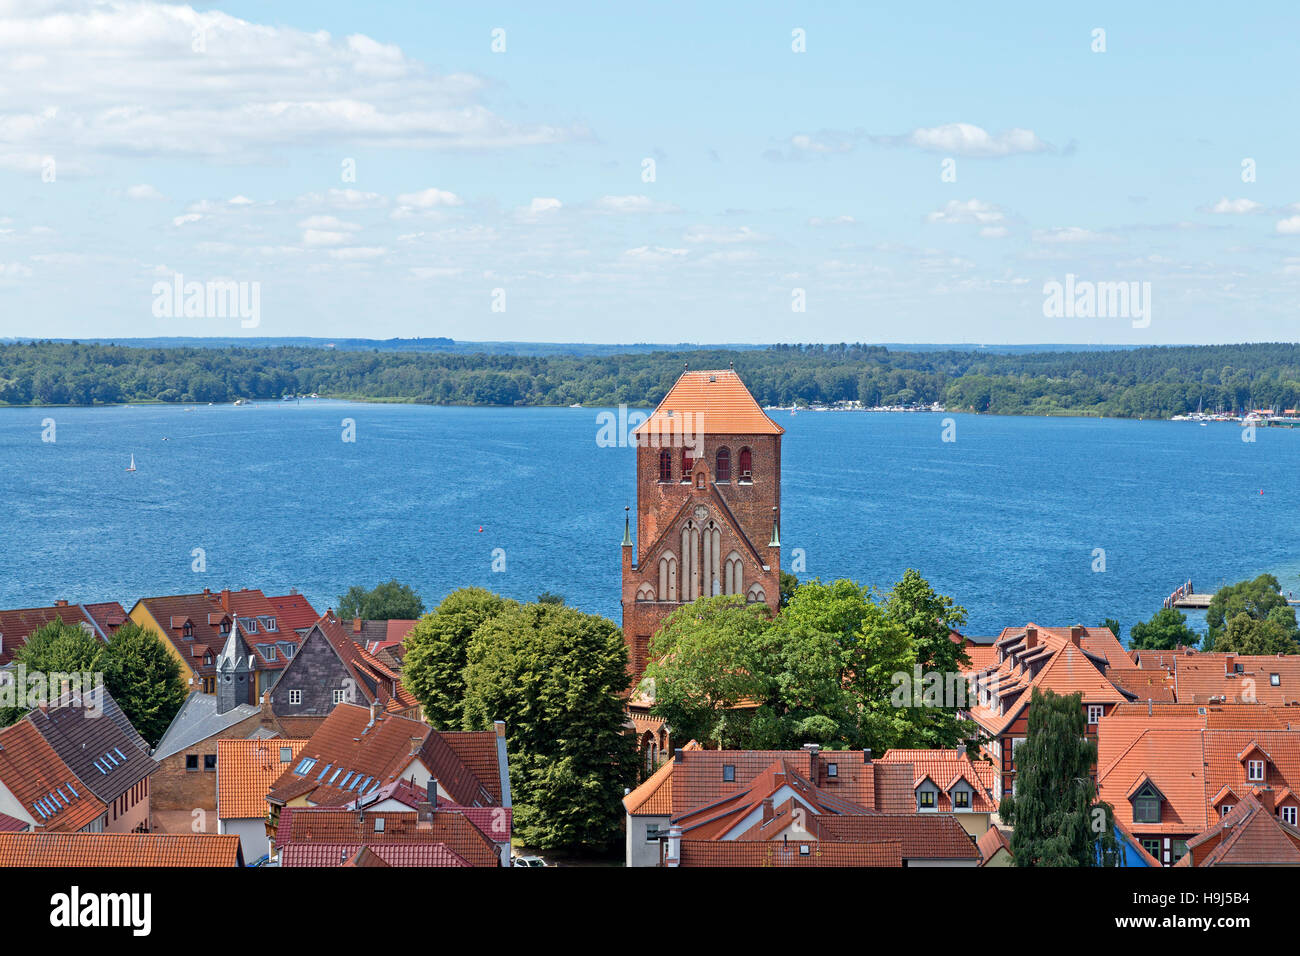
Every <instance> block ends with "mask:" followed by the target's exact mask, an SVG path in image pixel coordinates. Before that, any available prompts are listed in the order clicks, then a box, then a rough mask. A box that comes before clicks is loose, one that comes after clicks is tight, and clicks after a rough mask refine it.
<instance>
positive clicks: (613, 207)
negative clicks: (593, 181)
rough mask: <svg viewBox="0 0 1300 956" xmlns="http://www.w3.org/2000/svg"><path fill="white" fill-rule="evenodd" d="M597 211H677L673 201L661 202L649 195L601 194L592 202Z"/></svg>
mask: <svg viewBox="0 0 1300 956" xmlns="http://www.w3.org/2000/svg"><path fill="white" fill-rule="evenodd" d="M591 205H592V208H593V209H595V210H596V211H597V212H606V213H638V212H655V213H658V212H675V211H676V210H677V207H676V206H674V205H673V204H672V203H665V202H659V201H658V200H654V199H651V198H650V197H649V196H637V195H630V196H601V197H600V198H599V199H597V200H596V201H595V202H593V203H592V204H591Z"/></svg>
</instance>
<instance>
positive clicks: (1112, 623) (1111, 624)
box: [1100, 617, 1123, 640]
mask: <svg viewBox="0 0 1300 956" xmlns="http://www.w3.org/2000/svg"><path fill="white" fill-rule="evenodd" d="M1100 626H1101V627H1108V628H1110V632H1111V633H1112V634H1114V635H1115V636H1116V637H1117V638H1119V639H1120V640H1123V637H1122V636H1121V634H1120V630H1121V628H1122V625H1121V624H1120V623H1119V621H1117V620H1115V619H1114V618H1113V617H1108V618H1106V620H1104V621H1102V622H1101V625H1100Z"/></svg>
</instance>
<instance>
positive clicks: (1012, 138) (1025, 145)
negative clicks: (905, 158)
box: [872, 123, 1052, 156]
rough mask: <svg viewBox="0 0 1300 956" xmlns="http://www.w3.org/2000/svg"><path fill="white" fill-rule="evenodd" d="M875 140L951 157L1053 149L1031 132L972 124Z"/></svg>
mask: <svg viewBox="0 0 1300 956" xmlns="http://www.w3.org/2000/svg"><path fill="white" fill-rule="evenodd" d="M872 139H873V140H874V141H875V142H877V143H881V144H883V145H886V146H911V147H914V148H916V149H923V150H926V151H928V152H932V153H944V154H946V155H950V156H1012V155H1015V154H1017V153H1045V152H1049V151H1050V150H1051V149H1052V147H1051V145H1050V144H1048V143H1045V142H1044V141H1043V140H1041V139H1039V137H1038V134H1037V133H1035V132H1034V131H1033V130H1031V129H1009V130H1004V131H1002V132H1000V133H996V134H994V133H990V132H989V131H988V130H986V129H984V128H983V127H980V126H975V125H973V124H971V123H945V124H944V125H942V126H929V127H919V128H917V129H914V130H912V131H911V132H910V133H906V134H904V135H902V136H874V137H872Z"/></svg>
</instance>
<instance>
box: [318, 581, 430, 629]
mask: <svg viewBox="0 0 1300 956" xmlns="http://www.w3.org/2000/svg"><path fill="white" fill-rule="evenodd" d="M423 613H424V602H423V601H422V600H420V595H418V594H416V593H415V592H414V591H413V590H411V588H410V587H409V586H407V585H405V584H399V583H398V582H397V580H396V579H393V580H391V581H388V582H387V583H384V584H376V585H375V586H374V587H373V588H371V589H370V590H369V591H367V590H366V589H365V588H363V587H362V586H361V585H359V584H354V585H353V586H352V587H350V588H348V590H347V592H346V593H345V594H340V595H339V609H338V615H339V619H340V620H343V621H348V620H351V619H352V618H356V617H359V618H361V619H362V620H363V621H409V620H414V619H415V618H417V617H419V616H420V615H421V614H423Z"/></svg>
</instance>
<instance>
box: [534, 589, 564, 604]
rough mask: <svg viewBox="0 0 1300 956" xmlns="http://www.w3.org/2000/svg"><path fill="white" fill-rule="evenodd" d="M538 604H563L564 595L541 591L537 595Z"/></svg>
mask: <svg viewBox="0 0 1300 956" xmlns="http://www.w3.org/2000/svg"><path fill="white" fill-rule="evenodd" d="M537 603H538V604H563V603H564V595H562V594H556V593H554V592H553V591H543V592H542V593H541V594H539V595H537Z"/></svg>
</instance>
